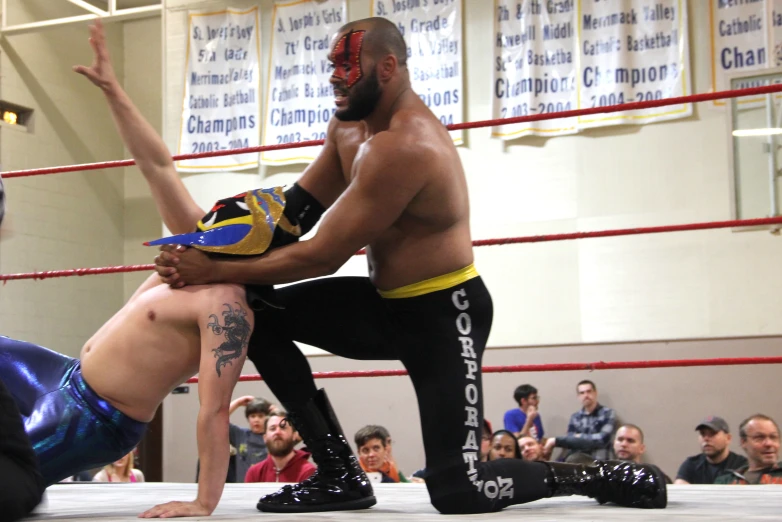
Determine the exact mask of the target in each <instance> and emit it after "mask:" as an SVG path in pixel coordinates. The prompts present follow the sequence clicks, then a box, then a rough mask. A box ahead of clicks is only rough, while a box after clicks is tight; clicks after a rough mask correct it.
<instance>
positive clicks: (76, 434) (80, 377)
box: [0, 24, 255, 518]
mask: <svg viewBox="0 0 782 522" xmlns="http://www.w3.org/2000/svg"><path fill="white" fill-rule="evenodd" d="M91 32H92V38H91V39H90V42H91V44H92V47H93V49H94V51H95V61H94V63H93V64H92V66H91V67H83V66H79V67H77V68H76V69H75V70H76V71H77V72H78V73H80V74H83V75H84V76H86V77H87V78H89V79H90V80H91V81H92V82H93V83H95V84H96V85H98V86H99V87H101V89H102V90H103V92H104V94H105V96H106V99H107V100H108V103H109V105H110V107H111V110H112V112H113V114H114V116H115V117H116V118H117V121H122V122H125V124H126V125H125V126H123V127H121V128H120V130H121V132H123V137H125V138H127V137H128V135H130V136H133V135H134V133H135V132H136V131H137V130H138V129H147V128H148V124H147V123H146V122H145V121H144V120H143V118H142V117H141V115H140V114H139V112H138V111H137V110H136V109H135V107H133V105H132V104H131V102H130V100H129V99H128V98H127V95H126V94H125V93H124V92H123V91H122V89H121V88H120V87H119V85H118V83H117V81H116V78H115V76H114V73H113V71H112V69H111V63H110V62H109V59H108V54H107V53H106V47H105V41H104V35H103V32H102V29H101V27H100V25H99V24H98V25H97V26H95V27H92V28H91ZM126 141H127V140H126ZM128 145H129V147H130V149H131V152H135V148H136V147H142V148H145V150H147V151H149V150H150V147H153V149H154V146H155V145H157V143H155V144H153V145H150V144H149V143H146V142H144V141H143V140H136V141H133V140H131V141H129V142H128ZM154 151H155V152H157V153H159V155H160V158H163V159H161V160H160V161H159V162H158V161H157V158H155V160H154V161H152V162H147V163H143V162H142V163H140V166H141V168H142V171H143V172H144V174H145V176H146V177H147V179H148V180H149V181H150V184H151V185H152V187H153V192H154V197H155V202H156V204H157V207H158V209H159V211H160V213H161V215H162V216H163V220H164V222H165V224H166V226H167V227H168V228H169V229H170V230H174V231H180V232H185V231H189V230H192V229H193V228H194V224H195V223H196V222H197V221H198V220H199V218H200V217H201V216H203V215H204V214H205V213H204V212H203V211H202V210H201V209H199V208H198V206H197V205H196V204H195V202H194V201H193V200H192V198H191V197H190V195H189V194H188V193H187V190H186V189H185V187H184V185H183V184H182V183H181V181H180V180H179V177H178V176H176V174H175V173H174V171H173V164H172V163H171V158H170V155H169V153H168V151H167V150H165V148H163V149H162V150H157V149H154ZM147 157H148V156H147ZM172 173H173V175H172ZM161 179H162V180H165V182H160V181H159V180H161ZM156 189H157V190H156ZM171 201H186V202H187V203H186V204H187V205H188V211H189V215H188V216H185V217H183V216H181V215H176V216H175V215H171V214H170V213H168V212H167V208H168V205H169V202H171ZM186 290H187V291H184V292H183V291H175V290H172V289H171V288H169V287H168V286H167V285H164V284H161V281H160V278H159V277H158V276H157V274H153V275H152V276H151V277H149V278H148V279H147V280H146V282H144V283H143V284H142V285H141V286H140V287H139V288H138V290H136V292H135V293H134V294H133V296H132V297H131V298H130V299H129V300H128V302H127V303H126V304H125V305H124V306H123V307H122V309H120V310H119V311H118V312H117V313H116V314H115V315H114V316H113V317H112V318H111V319H109V320H108V321H107V322H106V323H105V324H104V325H103V326H102V327H101V328H100V329H99V330H98V331H97V332H96V333H95V334H94V335H93V336H92V337H91V338H90V339H89V340H88V341H87V342H86V344H85V345H84V347H83V348H82V350H81V356H80V359H73V358H70V357H66V356H64V355H61V354H59V353H56V352H54V351H51V350H48V349H46V348H42V347H40V346H36V345H33V344H30V343H26V342H21V341H17V340H12V339H9V338H8V337H0V381H2V382H3V383H4V384H5V386H6V387H7V388H8V389H9V391H10V393H11V396H12V397H13V398H14V401H15V402H16V406H17V407H18V409H19V411H20V413H21V415H22V419H23V421H24V425H25V429H26V432H27V435H28V436H29V439H30V441H31V442H32V446H33V448H34V450H35V453H36V454H37V457H38V460H39V461H40V468H41V472H42V474H43V477H44V481H45V484H46V485H51V484H54V483H56V482H58V481H60V480H61V479H63V478H65V477H68V476H70V475H74V474H76V473H77V472H79V471H82V470H85V469H91V468H96V467H99V466H102V465H104V464H107V463H110V462H113V461H116V460H118V459H119V458H121V457H122V456H124V455H126V454H127V453H128V452H130V451H131V450H132V449H133V448H134V447H135V446H136V445H137V444H138V443H139V441H140V440H141V438H142V436H143V435H144V432H145V429H146V426H147V423H148V422H149V421H150V420H152V418H153V417H154V415H155V412H156V410H157V409H158V407H159V406H160V404H161V402H162V401H163V399H164V398H165V397H166V396H167V395H168V394H169V393H170V392H171V391H172V390H173V389H174V388H175V387H176V386H178V385H179V384H181V383H182V382H184V381H185V380H187V379H188V378H189V377H192V376H193V375H194V374H195V373H198V374H199V385H198V395H199V401H200V409H199V412H198V419H197V430H196V436H197V439H198V456H199V459H200V463H201V474H200V478H199V484H198V494H197V498H196V499H195V500H194V501H192V502H174V503H169V504H164V505H161V506H156V507H154V508H152V509H150V510H148V511H147V512H145V513H143V514H142V516H143V517H156V516H162V515H165V516H195V515H209V514H211V513H212V511H213V510H214V509H215V507H216V506H217V504H218V502H219V500H220V497H221V495H222V491H223V486H224V483H225V477H226V474H227V470H228V463H229V442H228V409H229V405H230V402H231V395H232V393H233V390H234V386H235V384H236V382H237V379H238V377H239V375H240V372H241V369H242V366H243V364H244V361H245V358H246V355H247V343H248V340H249V337H250V335H251V333H252V330H253V325H254V322H255V321H254V317H253V314H252V313H251V312H250V309H249V307H248V304H247V299H246V292H245V288H244V286H241V285H232V284H227V285H202V286H193V287H192V288H190V287H189V288H188V289H186ZM0 518H1V517H0Z"/></svg>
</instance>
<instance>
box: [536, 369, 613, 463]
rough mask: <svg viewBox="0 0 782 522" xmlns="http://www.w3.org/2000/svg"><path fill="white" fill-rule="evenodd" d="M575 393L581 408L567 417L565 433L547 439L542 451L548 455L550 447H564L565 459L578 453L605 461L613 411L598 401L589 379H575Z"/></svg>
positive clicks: (609, 451)
mask: <svg viewBox="0 0 782 522" xmlns="http://www.w3.org/2000/svg"><path fill="white" fill-rule="evenodd" d="M576 392H577V393H578V398H579V400H580V401H581V405H582V409H581V410H580V411H577V412H576V413H574V414H573V415H571V416H570V422H568V428H567V435H565V436H563V437H552V438H550V439H548V440H547V441H546V444H545V446H544V448H543V451H544V453H546V454H551V451H552V450H553V449H554V448H564V449H566V450H567V453H566V454H565V460H569V458H570V457H571V456H577V454H579V453H583V454H584V455H587V456H588V457H589V458H591V459H594V460H609V459H610V458H611V456H612V455H611V442H612V437H613V434H614V429H615V427H616V413H614V410H612V409H611V408H606V407H605V406H603V405H601V404H600V403H599V402H598V400H597V386H595V383H593V382H592V381H588V380H583V381H581V382H579V383H578V385H577V386H576Z"/></svg>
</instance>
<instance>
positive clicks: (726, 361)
mask: <svg viewBox="0 0 782 522" xmlns="http://www.w3.org/2000/svg"><path fill="white" fill-rule="evenodd" d="M750 364H782V357H733V358H730V357H729V358H723V359H679V360H675V359H670V360H660V361H617V362H603V361H600V362H594V363H554V364H520V365H517V366H484V367H483V373H515V372H572V371H578V370H587V371H590V372H591V371H595V370H629V369H639V368H679V367H692V366H742V365H750ZM401 375H407V370H362V371H340V372H314V373H313V374H312V376H313V377H314V378H315V379H342V378H346V377H397V376H401ZM262 380H263V377H261V376H260V375H242V376H240V377H239V381H240V382H247V381H262ZM186 382H187V383H189V384H193V383H197V382H198V377H191V378H190V379H188V380H187V381H186Z"/></svg>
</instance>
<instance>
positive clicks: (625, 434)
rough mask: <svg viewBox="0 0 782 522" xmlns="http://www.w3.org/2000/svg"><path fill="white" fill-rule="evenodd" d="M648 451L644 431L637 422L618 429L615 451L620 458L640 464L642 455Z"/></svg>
mask: <svg viewBox="0 0 782 522" xmlns="http://www.w3.org/2000/svg"><path fill="white" fill-rule="evenodd" d="M645 452H646V445H645V444H644V433H643V431H641V428H639V427H638V426H636V425H635V424H625V425H624V426H622V427H620V428H619V429H618V430H616V437H615V438H614V453H615V454H616V458H618V459H619V460H626V461H629V462H635V463H636V464H640V463H641V460H643V459H642V458H641V457H642V456H643V454H644V453H645Z"/></svg>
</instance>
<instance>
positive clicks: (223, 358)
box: [206, 303, 250, 377]
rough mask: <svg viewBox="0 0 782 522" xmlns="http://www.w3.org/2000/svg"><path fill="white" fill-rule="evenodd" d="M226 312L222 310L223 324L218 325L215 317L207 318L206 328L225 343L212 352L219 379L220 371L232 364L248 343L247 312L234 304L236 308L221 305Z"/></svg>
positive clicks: (218, 320) (218, 321) (226, 304)
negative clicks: (222, 338) (223, 338)
mask: <svg viewBox="0 0 782 522" xmlns="http://www.w3.org/2000/svg"><path fill="white" fill-rule="evenodd" d="M223 306H225V307H226V308H227V310H223V320H224V322H225V324H220V319H219V318H218V317H217V316H216V315H215V314H211V315H210V316H209V318H210V319H212V320H211V321H210V322H209V323H208V324H207V325H206V326H207V327H208V328H211V329H212V332H213V333H214V334H215V335H219V336H221V337H225V341H224V342H223V343H222V344H221V345H220V346H218V347H217V348H215V349H214V350H212V352H213V353H214V354H215V357H216V358H217V364H216V369H217V376H218V377H220V376H221V375H220V369H221V368H222V367H223V366H227V365H228V364H233V361H234V359H238V358H239V357H241V355H242V351H243V350H244V349H245V348H247V344H248V343H249V342H250V323H248V322H247V311H246V310H245V309H244V308H242V306H241V305H240V304H239V303H236V308H232V307H231V305H230V304H228V303H223Z"/></svg>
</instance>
